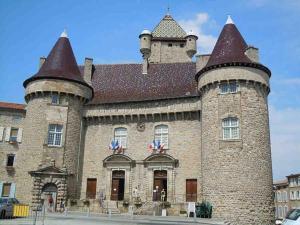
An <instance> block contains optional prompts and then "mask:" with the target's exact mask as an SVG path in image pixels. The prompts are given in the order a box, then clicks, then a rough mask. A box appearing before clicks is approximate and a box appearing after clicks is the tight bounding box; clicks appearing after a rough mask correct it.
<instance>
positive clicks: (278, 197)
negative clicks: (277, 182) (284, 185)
mask: <svg viewBox="0 0 300 225" xmlns="http://www.w3.org/2000/svg"><path fill="white" fill-rule="evenodd" d="M277 201H278V202H281V192H280V191H278V192H277Z"/></svg>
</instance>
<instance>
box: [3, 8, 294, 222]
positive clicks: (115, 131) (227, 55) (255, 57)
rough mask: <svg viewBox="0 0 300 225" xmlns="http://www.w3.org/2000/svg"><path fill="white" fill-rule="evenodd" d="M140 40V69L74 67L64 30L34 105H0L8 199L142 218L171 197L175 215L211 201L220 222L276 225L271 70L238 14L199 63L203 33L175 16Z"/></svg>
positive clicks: (32, 82)
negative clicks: (190, 204)
mask: <svg viewBox="0 0 300 225" xmlns="http://www.w3.org/2000/svg"><path fill="white" fill-rule="evenodd" d="M139 39H140V52H141V53H142V58H143V60H142V61H143V62H142V63H133V64H111V65H100V64H94V63H93V59H91V58H86V59H85V64H84V65H82V66H78V65H77V62H76V59H75V57H74V54H73V50H72V47H71V44H70V41H69V38H68V37H67V34H66V32H63V33H62V35H61V37H60V38H59V39H58V40H57V42H56V44H55V45H54V47H53V49H52V50H51V51H50V54H49V55H48V57H47V58H41V59H40V68H39V70H38V72H37V73H36V74H34V75H33V76H31V77H29V78H28V79H27V80H25V81H24V88H25V101H26V105H16V104H10V103H1V105H2V106H1V105H0V134H1V136H0V137H1V138H0V146H1V150H0V157H1V158H0V159H1V161H2V162H3V163H4V164H3V166H2V167H1V175H0V181H1V183H0V184H1V185H0V186H1V194H2V196H16V197H17V198H19V199H20V200H21V201H23V202H28V203H31V204H32V205H33V206H36V205H38V204H40V203H41V202H44V203H45V204H47V201H48V199H49V198H53V200H54V203H55V204H54V205H55V206H56V207H59V206H60V203H61V202H62V201H63V202H68V206H69V207H78V206H80V205H82V204H83V203H86V202H89V203H90V207H91V208H92V210H95V211H100V210H103V208H107V207H110V208H113V209H114V210H118V211H126V210H127V207H128V205H133V206H134V207H135V212H136V213H140V214H143V213H151V214H152V213H153V209H155V208H156V207H158V205H159V204H160V202H161V201H167V202H168V203H169V204H168V205H169V206H170V207H169V208H168V213H169V214H170V215H178V214H179V212H180V210H182V209H186V203H187V202H201V201H203V200H206V201H209V202H210V203H211V204H212V205H213V217H214V218H219V219H221V220H225V221H229V222H231V224H238V225H243V224H245V225H246V224H247V225H248V224H253V225H254V224H255V225H262V224H263V225H271V224H273V221H274V201H273V193H272V165H271V148H270V132H269V114H268V101H267V97H268V94H269V92H270V85H269V79H270V76H271V72H270V70H269V69H268V68H267V67H265V66H264V65H263V64H261V63H260V62H259V52H258V49H257V48H255V47H253V46H249V45H247V43H246V42H245V40H244V38H243V37H242V35H241V34H240V32H239V31H238V29H237V27H236V26H235V24H234V23H233V21H232V20H231V18H230V17H229V18H228V20H227V22H226V24H225V25H224V27H223V29H222V31H221V34H220V36H219V38H218V41H217V43H216V45H215V47H214V49H213V51H212V53H211V54H208V55H200V54H198V55H196V57H195V61H194V60H193V57H194V56H195V54H196V52H197V46H196V41H197V36H196V35H195V34H193V33H192V32H189V33H186V31H184V30H183V29H182V28H181V27H180V26H179V25H178V23H177V22H176V21H175V20H174V19H173V18H172V16H171V15H169V14H168V15H166V16H164V18H163V19H162V20H161V21H160V22H159V24H158V25H157V26H156V27H155V28H154V29H153V30H152V31H149V30H144V31H143V32H142V33H141V34H140V35H139ZM200 44H201V42H200ZM291 179H292V178H291ZM253 196H255V198H254V197H253ZM99 202H100V204H99Z"/></svg>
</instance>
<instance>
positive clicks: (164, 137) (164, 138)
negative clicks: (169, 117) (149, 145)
mask: <svg viewBox="0 0 300 225" xmlns="http://www.w3.org/2000/svg"><path fill="white" fill-rule="evenodd" d="M154 140H155V141H156V142H157V141H160V143H161V144H163V145H164V149H168V148H169V128H168V126H167V125H158V126H156V127H155V129H154Z"/></svg>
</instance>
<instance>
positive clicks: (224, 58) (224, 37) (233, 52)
mask: <svg viewBox="0 0 300 225" xmlns="http://www.w3.org/2000/svg"><path fill="white" fill-rule="evenodd" d="M247 48H248V45H247V43H246V42H245V40H244V38H243V37H242V35H241V33H240V32H239V30H238V29H237V27H236V26H235V25H234V23H233V21H232V19H231V18H230V16H229V17H228V19H227V22H226V24H225V26H224V27H223V30H222V32H221V34H220V36H219V38H218V40H217V43H216V45H215V47H214V49H213V51H212V53H211V55H210V57H209V60H208V62H207V64H206V66H205V67H204V68H203V69H202V70H200V71H199V72H198V74H197V75H196V80H197V79H198V77H199V76H200V75H201V74H202V73H203V72H206V71H208V70H211V69H214V68H218V67H225V66H246V67H255V68H259V69H262V70H264V71H265V72H266V73H268V74H269V75H270V74H271V72H270V70H269V69H268V68H267V67H265V66H264V65H262V64H260V63H256V62H253V61H251V60H250V59H249V58H248V57H247V55H246V54H245V52H246V50H247Z"/></svg>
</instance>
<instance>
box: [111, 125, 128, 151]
mask: <svg viewBox="0 0 300 225" xmlns="http://www.w3.org/2000/svg"><path fill="white" fill-rule="evenodd" d="M114 140H115V141H118V142H119V145H121V146H122V147H123V148H127V129H126V128H124V127H118V128H115V133H114Z"/></svg>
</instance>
